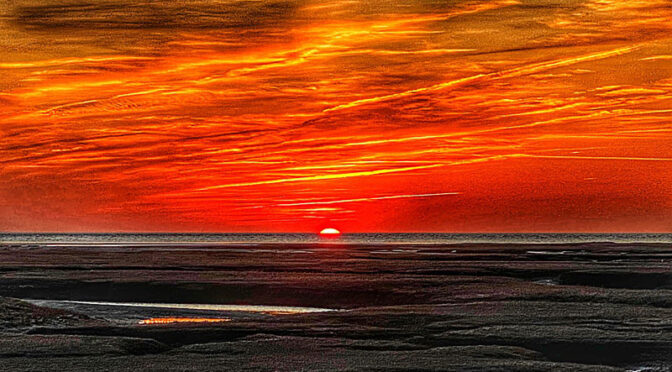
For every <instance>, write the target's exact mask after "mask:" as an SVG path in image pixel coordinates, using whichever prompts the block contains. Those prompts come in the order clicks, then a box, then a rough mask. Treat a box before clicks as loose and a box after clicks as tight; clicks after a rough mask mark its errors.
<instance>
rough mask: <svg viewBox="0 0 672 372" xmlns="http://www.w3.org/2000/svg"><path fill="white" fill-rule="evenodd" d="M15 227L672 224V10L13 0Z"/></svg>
mask: <svg viewBox="0 0 672 372" xmlns="http://www.w3.org/2000/svg"><path fill="white" fill-rule="evenodd" d="M0 180H1V181H0V231H6V232H12V231H26V232H28V231H31V232H32V231H34V232H37V231H43V232H65V231H67V232H87V231H99V232H112V231H129V232H130V231H165V232H169V231H193V232H199V231H212V232H216V231H222V232H294V231H296V232H304V231H305V232H316V231H319V230H321V229H322V228H324V227H327V226H333V227H336V228H338V229H340V230H342V231H343V232H377V231H380V232H410V231H416V232H423V231H438V232H531V231H535V232H560V231H563V232H564V231H576V232H588V231H592V232H671V231H672V4H671V3H670V1H669V0H632V1H630V0H629V1H624V0H619V1H612V0H556V1H550V0H484V1H466V0H456V1H455V0H454V1H444V0H405V1H401V0H376V1H372V0H333V1H330V0H320V1H313V0H303V1H301V0H296V1H291V0H289V1H273V0H257V1H228V0H180V1H177V0H163V1H158V0H156V1H154V0H109V1H107V0H96V1H93V0H83V1H82V0H5V1H2V2H0Z"/></svg>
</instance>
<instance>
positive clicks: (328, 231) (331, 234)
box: [320, 227, 341, 238]
mask: <svg viewBox="0 0 672 372" xmlns="http://www.w3.org/2000/svg"><path fill="white" fill-rule="evenodd" d="M340 235H341V232H340V231H338V230H336V229H334V228H333V227H327V228H325V229H322V231H320V236H321V237H323V238H337V237H339V236H340Z"/></svg>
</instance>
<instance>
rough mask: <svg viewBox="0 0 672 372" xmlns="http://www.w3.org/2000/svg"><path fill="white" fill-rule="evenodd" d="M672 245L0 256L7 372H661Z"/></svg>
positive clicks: (21, 247)
mask: <svg viewBox="0 0 672 372" xmlns="http://www.w3.org/2000/svg"><path fill="white" fill-rule="evenodd" d="M671 248H672V247H670V245H669V244H656V243H645V244H637V243H630V244H625V243H618V244H617V243H576V244H421V245H414V244H388V245H384V244H382V245H381V244H378V245H366V244H338V243H330V244H319V243H315V244H254V245H251V244H208V245H198V244H189V245H179V244H173V245H160V244H152V245H142V244H133V245H123V244H121V245H96V244H90V245H82V244H80V245H74V244H73V245H68V244H60V245H58V246H50V245H41V244H3V245H0V296H2V297H0V366H2V369H3V370H6V371H14V370H16V371H33V370H34V371H44V370H67V371H90V370H94V369H95V370H98V371H101V370H109V371H124V370H129V371H130V370H139V369H142V370H156V371H204V370H274V371H297V370H306V371H308V370H309V371H333V370H343V371H353V370H357V371H359V370H365V371H382V370H386V371H387V370H393V371H425V370H427V371H430V370H432V371H433V370H447V371H463V370H474V371H483V370H506V371H510V370H513V371H537V370H539V371H541V370H566V371H628V370H629V371H668V370H670V368H671V366H672V270H671V269H672V249H671Z"/></svg>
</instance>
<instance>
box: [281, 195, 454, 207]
mask: <svg viewBox="0 0 672 372" xmlns="http://www.w3.org/2000/svg"><path fill="white" fill-rule="evenodd" d="M459 194H460V193H459V192H440V193H434V194H409V195H390V196H378V197H372V198H357V199H343V200H329V201H314V202H301V203H283V204H277V206H279V207H294V206H300V205H328V204H344V203H358V202H367V201H374V200H389V199H408V198H427V197H432V196H447V195H459Z"/></svg>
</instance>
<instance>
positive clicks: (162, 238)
mask: <svg viewBox="0 0 672 372" xmlns="http://www.w3.org/2000/svg"><path fill="white" fill-rule="evenodd" d="M593 242H594V243H598V242H611V243H672V233H589V234H587V233H582V234H568V233H488V234H476V233H470V234H451V233H356V234H343V235H341V236H339V237H338V238H336V239H333V238H330V239H325V238H322V237H320V236H319V235H318V234H309V233H281V234H279V233H221V234H220V233H218V234H215V233H207V234H202V233H118V234H114V233H113V234H110V233H104V234H103V233H96V234H80V233H77V234H68V233H58V234H57V233H48V234H47V233H39V234H32V233H0V244H83V245H87V244H111V245H136V244H161V245H189V244H206V245H209V244H273V243H277V244H302V243H306V244H309V243H310V244H314V243H326V244H330V243H333V244H369V245H378V244H380V245H390V244H464V243H477V244H497V243H500V244H504V243H509V244H563V243H564V244H571V243H593Z"/></svg>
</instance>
